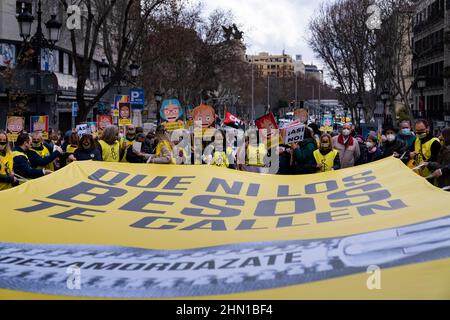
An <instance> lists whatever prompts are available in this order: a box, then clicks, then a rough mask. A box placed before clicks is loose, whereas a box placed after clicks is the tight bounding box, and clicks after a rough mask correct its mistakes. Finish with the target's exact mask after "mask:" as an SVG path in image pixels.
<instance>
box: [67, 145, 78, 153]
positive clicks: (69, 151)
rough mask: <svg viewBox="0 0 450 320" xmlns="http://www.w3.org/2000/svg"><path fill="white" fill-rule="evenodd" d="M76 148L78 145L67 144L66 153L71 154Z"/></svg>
mask: <svg viewBox="0 0 450 320" xmlns="http://www.w3.org/2000/svg"><path fill="white" fill-rule="evenodd" d="M77 149H78V146H71V145H68V146H67V148H66V153H69V154H73V153H74V152H75V150H77Z"/></svg>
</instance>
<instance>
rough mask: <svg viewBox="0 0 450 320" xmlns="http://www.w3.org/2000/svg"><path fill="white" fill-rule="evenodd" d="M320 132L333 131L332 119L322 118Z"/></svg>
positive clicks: (329, 116) (328, 117)
mask: <svg viewBox="0 0 450 320" xmlns="http://www.w3.org/2000/svg"><path fill="white" fill-rule="evenodd" d="M320 131H321V132H331V131H333V117H332V116H331V115H325V116H323V119H322V123H321V127H320Z"/></svg>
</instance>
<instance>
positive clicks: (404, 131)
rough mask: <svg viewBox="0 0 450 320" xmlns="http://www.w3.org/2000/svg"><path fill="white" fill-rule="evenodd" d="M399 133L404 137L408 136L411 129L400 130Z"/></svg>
mask: <svg viewBox="0 0 450 320" xmlns="http://www.w3.org/2000/svg"><path fill="white" fill-rule="evenodd" d="M401 133H402V135H404V136H409V135H410V134H411V129H408V128H406V129H402V130H401Z"/></svg>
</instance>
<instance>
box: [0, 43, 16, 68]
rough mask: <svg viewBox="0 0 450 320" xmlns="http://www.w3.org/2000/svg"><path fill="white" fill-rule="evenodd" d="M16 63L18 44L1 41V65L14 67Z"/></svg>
mask: <svg viewBox="0 0 450 320" xmlns="http://www.w3.org/2000/svg"><path fill="white" fill-rule="evenodd" d="M15 64H16V46H15V45H14V44H7V43H0V66H2V67H9V68H11V67H14V66H15Z"/></svg>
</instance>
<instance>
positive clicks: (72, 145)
mask: <svg viewBox="0 0 450 320" xmlns="http://www.w3.org/2000/svg"><path fill="white" fill-rule="evenodd" d="M79 144H80V137H79V136H78V133H76V132H72V134H71V135H70V138H69V144H68V146H67V147H66V153H65V155H64V156H65V158H66V159H67V160H66V162H67V163H71V162H72V161H73V160H72V159H73V158H74V157H71V155H73V154H74V152H75V150H77V149H78V146H79Z"/></svg>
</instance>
